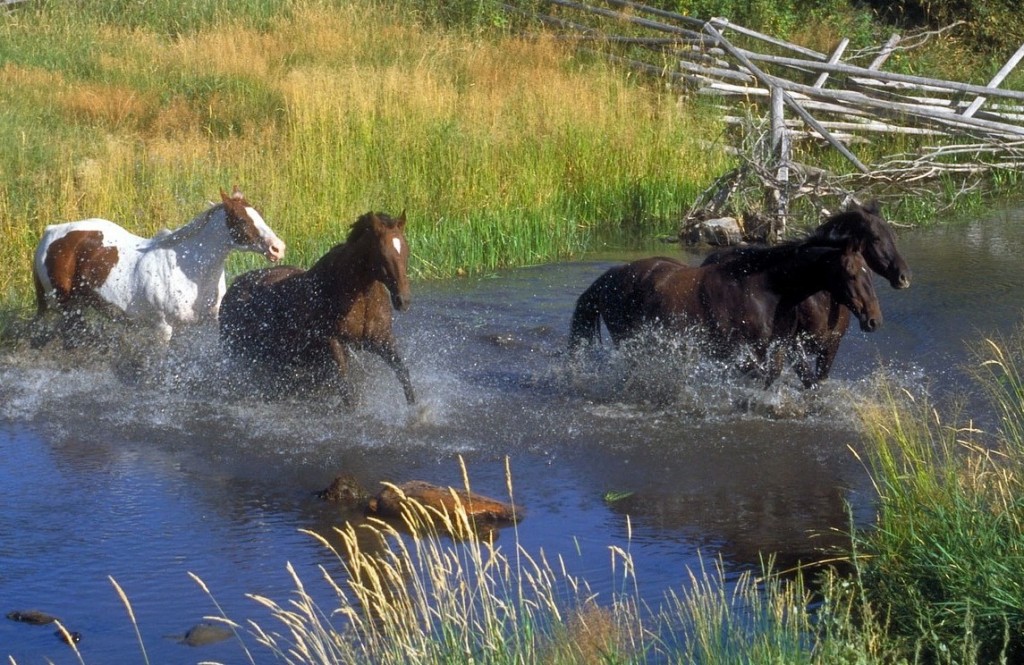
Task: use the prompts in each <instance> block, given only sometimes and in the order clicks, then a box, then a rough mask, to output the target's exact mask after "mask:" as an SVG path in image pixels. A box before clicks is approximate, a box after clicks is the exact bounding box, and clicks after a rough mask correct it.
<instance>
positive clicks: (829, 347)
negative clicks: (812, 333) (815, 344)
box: [815, 333, 843, 381]
mask: <svg viewBox="0 0 1024 665" xmlns="http://www.w3.org/2000/svg"><path fill="white" fill-rule="evenodd" d="M842 339H843V337H842V335H837V334H835V333H832V334H830V335H829V337H828V341H827V342H826V343H824V344H822V345H821V347H820V348H819V350H818V362H817V372H816V375H815V378H816V380H817V381H824V380H825V379H827V378H828V375H829V372H831V371H832V363H834V362H835V360H836V354H838V353H839V342H840V341H842Z"/></svg>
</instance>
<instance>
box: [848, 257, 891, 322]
mask: <svg viewBox="0 0 1024 665" xmlns="http://www.w3.org/2000/svg"><path fill="white" fill-rule="evenodd" d="M839 265H840V266H841V271H840V283H841V286H840V289H839V294H840V295H841V296H842V297H841V298H840V300H841V302H842V304H843V305H845V306H846V307H847V308H849V310H850V311H851V312H853V314H854V316H856V317H857V321H858V322H859V323H860V329H861V330H863V331H864V332H874V331H875V330H878V328H879V327H880V326H881V325H882V307H881V305H879V303H878V295H877V294H876V293H875V285H874V282H873V281H872V280H871V272H870V271H869V270H868V262H867V259H865V257H864V256H863V255H862V254H861V253H860V251H859V250H858V248H857V244H856V243H850V244H849V245H847V246H846V247H845V248H844V249H843V250H842V255H841V257H840V260H839Z"/></svg>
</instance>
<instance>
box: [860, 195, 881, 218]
mask: <svg viewBox="0 0 1024 665" xmlns="http://www.w3.org/2000/svg"><path fill="white" fill-rule="evenodd" d="M864 212H866V213H869V214H872V215H874V216H876V217H881V216H882V202H881V201H879V200H878V199H871V200H870V201H869V202H868V204H867V205H866V206H864Z"/></svg>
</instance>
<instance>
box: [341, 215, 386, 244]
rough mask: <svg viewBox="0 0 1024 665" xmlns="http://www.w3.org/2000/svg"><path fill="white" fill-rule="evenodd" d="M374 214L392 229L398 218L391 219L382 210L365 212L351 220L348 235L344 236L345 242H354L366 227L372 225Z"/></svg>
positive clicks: (368, 227)
mask: <svg viewBox="0 0 1024 665" xmlns="http://www.w3.org/2000/svg"><path fill="white" fill-rule="evenodd" d="M375 215H376V217H377V219H378V220H379V221H380V222H382V223H383V224H384V226H386V227H387V228H389V229H393V228H394V227H395V225H396V224H398V220H396V219H392V218H391V216H390V215H388V214H387V213H383V212H377V213H375V212H372V211H371V212H367V213H363V214H362V215H360V216H359V219H357V220H356V221H354V222H352V226H351V227H349V230H348V236H346V238H345V244H348V243H351V242H355V241H356V240H358V239H359V237H360V236H362V235H363V233H364V232H366V231H367V230H368V229H370V228H372V227H373V218H374V216H375Z"/></svg>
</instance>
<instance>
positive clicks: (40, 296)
mask: <svg viewBox="0 0 1024 665" xmlns="http://www.w3.org/2000/svg"><path fill="white" fill-rule="evenodd" d="M32 281H33V282H35V285H36V317H40V316H42V315H43V314H45V313H46V307H47V305H46V289H45V288H44V287H43V280H42V279H41V278H40V277H39V272H38V271H36V270H33V271H32Z"/></svg>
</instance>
